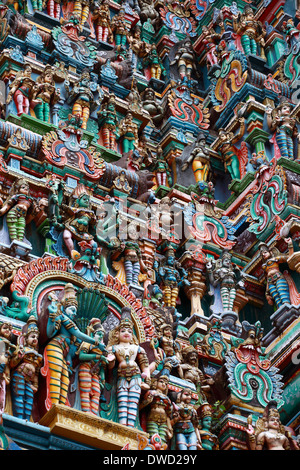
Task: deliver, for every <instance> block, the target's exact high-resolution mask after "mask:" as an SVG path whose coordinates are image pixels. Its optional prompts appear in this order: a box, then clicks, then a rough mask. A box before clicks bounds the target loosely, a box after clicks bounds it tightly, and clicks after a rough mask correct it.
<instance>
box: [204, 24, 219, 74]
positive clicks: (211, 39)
mask: <svg viewBox="0 0 300 470" xmlns="http://www.w3.org/2000/svg"><path fill="white" fill-rule="evenodd" d="M202 36H203V39H202V42H203V44H204V45H205V49H206V60H207V61H208V63H209V65H210V67H212V66H213V65H216V64H218V58H217V56H216V54H215V50H216V47H217V43H218V42H219V41H220V40H221V37H222V34H217V33H216V32H215V31H214V29H212V28H208V27H207V26H205V25H204V26H202Z"/></svg>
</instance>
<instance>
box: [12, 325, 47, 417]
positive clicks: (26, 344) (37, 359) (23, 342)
mask: <svg viewBox="0 0 300 470" xmlns="http://www.w3.org/2000/svg"><path fill="white" fill-rule="evenodd" d="M38 338H39V329H38V326H37V319H36V318H35V317H34V316H30V317H29V319H28V320H27V325H26V331H25V333H23V334H22V335H21V336H20V337H19V340H18V347H17V349H16V351H15V353H14V355H13V357H12V359H11V361H10V367H11V369H12V372H11V393H12V407H13V414H14V416H16V417H17V418H20V419H27V420H28V421H29V420H30V418H31V413H32V407H33V397H34V394H35V393H36V392H37V390H38V381H39V372H40V368H41V366H42V361H43V357H42V356H41V355H40V354H39V353H38Z"/></svg>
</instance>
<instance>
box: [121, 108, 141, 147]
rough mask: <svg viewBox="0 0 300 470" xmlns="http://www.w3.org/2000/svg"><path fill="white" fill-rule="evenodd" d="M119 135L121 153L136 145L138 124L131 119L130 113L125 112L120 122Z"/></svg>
mask: <svg viewBox="0 0 300 470" xmlns="http://www.w3.org/2000/svg"><path fill="white" fill-rule="evenodd" d="M119 136H120V138H122V151H123V153H127V152H130V150H134V149H135V147H137V145H138V138H139V136H138V125H137V124H136V123H135V122H134V121H133V115H132V113H130V112H129V113H127V114H126V116H125V118H124V119H122V121H121V122H120V127H119Z"/></svg>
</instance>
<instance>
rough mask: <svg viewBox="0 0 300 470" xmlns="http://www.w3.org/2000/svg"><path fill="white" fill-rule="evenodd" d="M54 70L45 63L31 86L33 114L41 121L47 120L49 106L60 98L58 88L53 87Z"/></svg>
mask: <svg viewBox="0 0 300 470" xmlns="http://www.w3.org/2000/svg"><path fill="white" fill-rule="evenodd" d="M53 75H54V71H53V67H52V66H51V65H46V67H45V69H44V71H43V72H42V73H41V75H40V76H39V77H38V79H37V81H36V82H35V85H34V87H33V95H32V107H33V108H34V112H35V115H36V117H37V118H38V119H40V120H41V121H45V122H49V117H50V106H52V105H53V104H55V103H57V101H58V100H59V98H60V92H59V89H58V90H56V88H55V81H54V78H53Z"/></svg>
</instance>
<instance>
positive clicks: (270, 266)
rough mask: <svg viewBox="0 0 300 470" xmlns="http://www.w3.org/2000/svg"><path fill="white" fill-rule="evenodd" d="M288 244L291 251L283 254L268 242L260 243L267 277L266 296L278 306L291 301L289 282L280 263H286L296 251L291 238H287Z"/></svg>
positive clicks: (271, 303) (263, 267)
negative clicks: (272, 247)
mask: <svg viewBox="0 0 300 470" xmlns="http://www.w3.org/2000/svg"><path fill="white" fill-rule="evenodd" d="M284 240H285V242H286V243H287V244H288V248H289V253H288V254H281V253H279V252H278V253H276V251H275V250H272V249H270V248H269V247H268V245H267V244H266V243H263V242H261V243H260V244H259V252H260V255H261V257H262V269H263V270H264V273H265V279H266V284H267V285H266V298H267V301H268V303H269V304H270V305H273V304H274V302H275V304H276V306H277V308H279V307H281V305H283V304H284V303H288V304H290V303H291V298H290V290H289V284H288V282H287V280H286V278H285V276H284V275H283V274H282V273H281V271H280V269H279V265H280V264H281V263H286V261H287V259H288V257H289V256H290V255H292V254H293V253H294V249H293V242H292V239H291V238H285V239H284Z"/></svg>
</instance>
